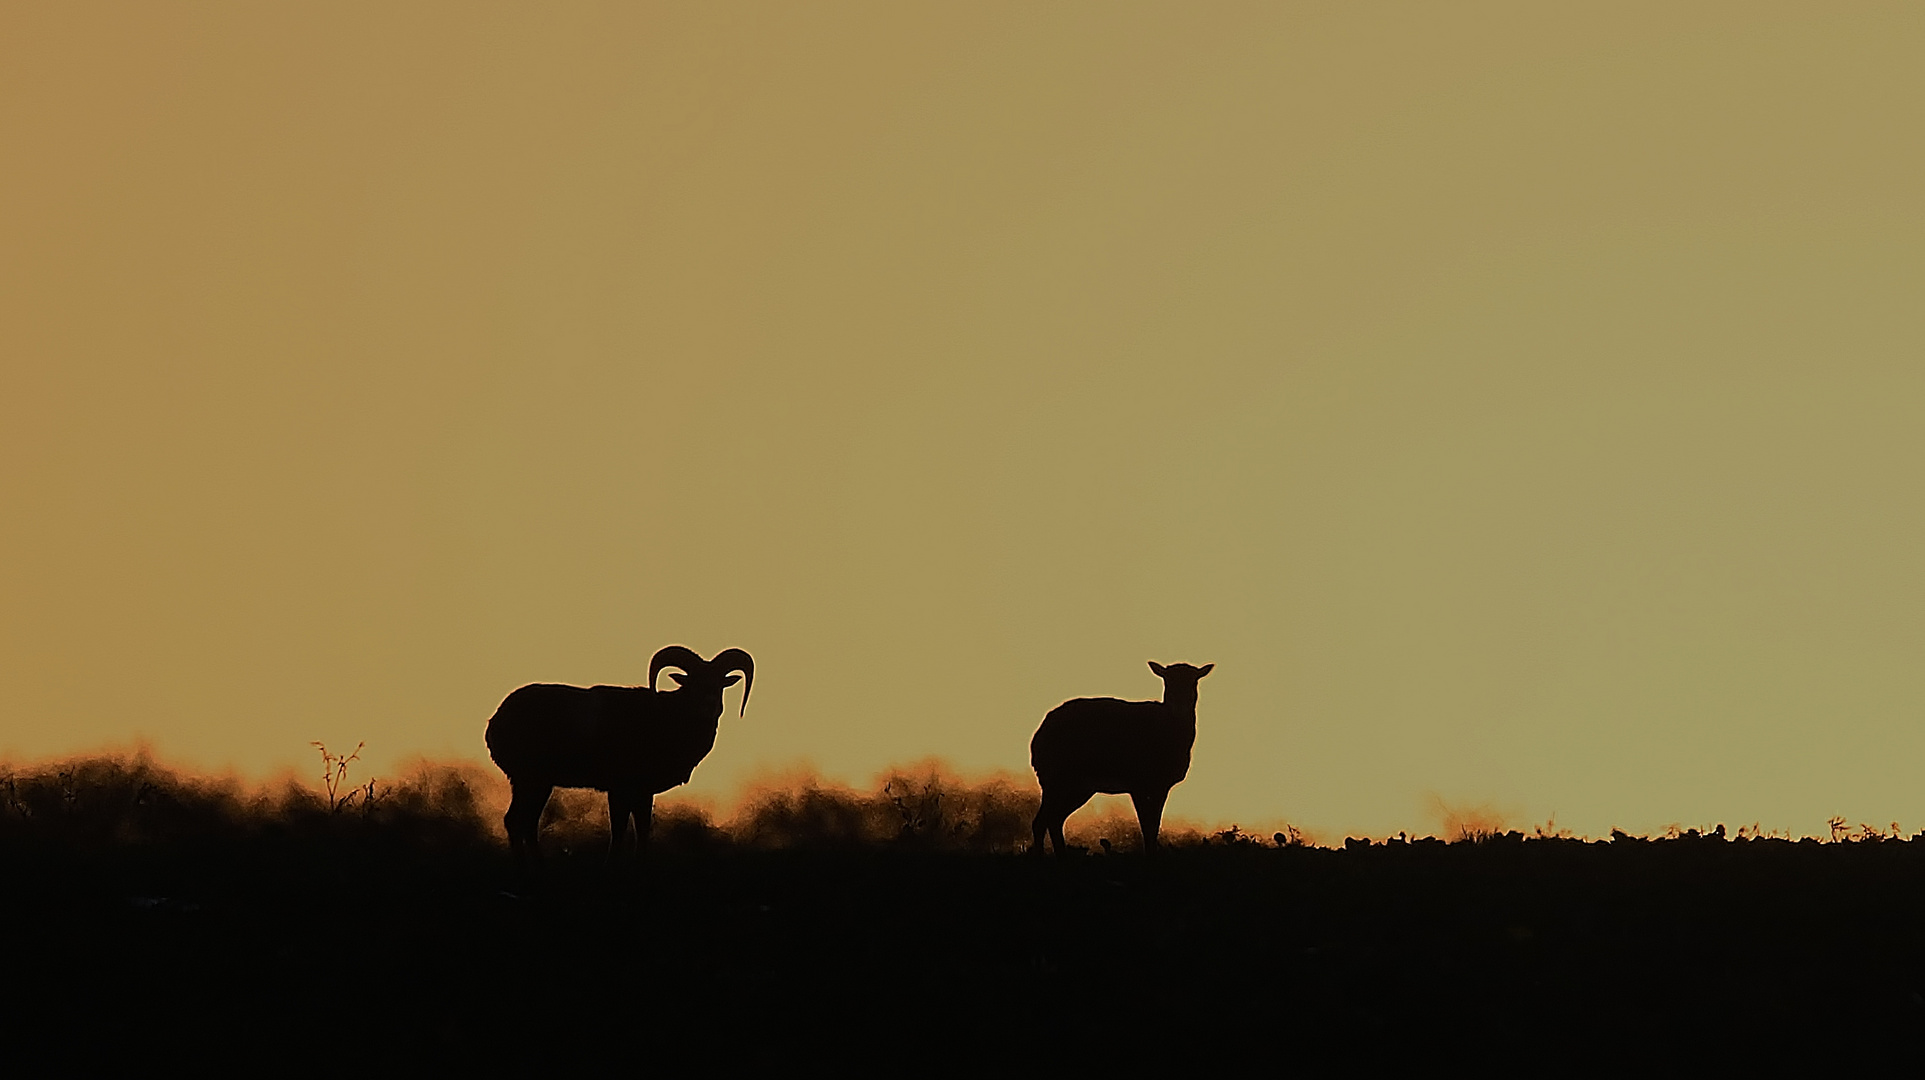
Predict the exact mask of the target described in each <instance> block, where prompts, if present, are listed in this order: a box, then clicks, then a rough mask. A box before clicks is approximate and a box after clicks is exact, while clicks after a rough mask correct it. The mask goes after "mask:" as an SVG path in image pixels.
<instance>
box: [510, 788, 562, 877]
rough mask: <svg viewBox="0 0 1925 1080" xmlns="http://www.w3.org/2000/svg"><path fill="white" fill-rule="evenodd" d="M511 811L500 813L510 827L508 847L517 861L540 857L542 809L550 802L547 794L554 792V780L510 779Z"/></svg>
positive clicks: (521, 861) (523, 861) (524, 861)
mask: <svg viewBox="0 0 1925 1080" xmlns="http://www.w3.org/2000/svg"><path fill="white" fill-rule="evenodd" d="M508 790H509V791H510V792H511V797H510V798H509V800H508V812H507V813H506V814H503V815H502V816H501V824H502V826H503V827H504V828H506V829H507V830H508V850H509V851H510V852H513V853H514V856H515V861H516V862H520V863H524V864H525V863H526V862H527V861H528V860H530V859H538V858H540V857H541V842H540V833H541V812H542V810H543V808H545V807H546V806H547V805H548V797H549V796H550V795H552V794H554V792H555V786H554V785H553V784H543V783H536V782H532V781H526V780H524V781H520V782H516V781H512V780H511V781H509V784H508Z"/></svg>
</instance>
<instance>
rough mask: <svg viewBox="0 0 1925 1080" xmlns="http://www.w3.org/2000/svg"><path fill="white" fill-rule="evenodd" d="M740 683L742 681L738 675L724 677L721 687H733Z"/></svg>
mask: <svg viewBox="0 0 1925 1080" xmlns="http://www.w3.org/2000/svg"><path fill="white" fill-rule="evenodd" d="M741 681H742V676H740V675H724V676H723V677H722V685H723V686H734V685H735V684H736V683H739V682H741Z"/></svg>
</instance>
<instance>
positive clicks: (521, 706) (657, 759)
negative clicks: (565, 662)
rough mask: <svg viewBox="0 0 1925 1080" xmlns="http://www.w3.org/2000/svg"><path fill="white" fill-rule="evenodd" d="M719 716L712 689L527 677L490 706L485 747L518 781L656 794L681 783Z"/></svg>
mask: <svg viewBox="0 0 1925 1080" xmlns="http://www.w3.org/2000/svg"><path fill="white" fill-rule="evenodd" d="M721 719H722V699H721V696H720V695H716V696H714V697H712V698H709V699H707V700H704V699H703V696H702V695H699V694H694V693H691V692H689V691H687V690H675V691H657V690H650V689H649V688H648V687H646V686H591V687H581V686H559V685H556V684H554V683H535V684H534V685H532V686H524V687H522V688H521V689H519V690H516V691H515V692H514V693H512V694H509V695H508V698H507V700H505V701H503V702H502V703H501V707H500V708H499V709H496V710H495V715H494V718H493V719H491V720H489V721H488V754H489V756H490V757H492V758H494V760H495V764H496V765H499V766H501V771H502V772H504V773H507V774H508V776H509V777H510V778H511V779H514V780H518V781H519V780H523V779H525V780H528V781H545V782H547V783H548V784H550V785H551V786H553V787H574V788H594V789H595V790H597V791H611V790H613V789H615V788H634V789H636V790H640V791H646V792H648V793H649V794H650V795H659V794H661V793H662V792H664V791H667V790H668V789H670V788H672V787H675V786H676V785H678V784H686V783H688V781H689V777H690V776H692V775H694V773H695V766H697V765H699V764H701V762H702V759H703V758H705V757H707V756H708V752H709V751H710V750H712V749H714V748H715V734H716V731H717V730H718V729H719V728H720V726H721Z"/></svg>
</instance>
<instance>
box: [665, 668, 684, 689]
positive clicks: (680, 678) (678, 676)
mask: <svg viewBox="0 0 1925 1080" xmlns="http://www.w3.org/2000/svg"><path fill="white" fill-rule="evenodd" d="M668 677H669V678H671V679H674V680H675V685H677V686H687V685H688V676H687V675H684V674H682V673H681V672H679V671H671V672H669V673H668Z"/></svg>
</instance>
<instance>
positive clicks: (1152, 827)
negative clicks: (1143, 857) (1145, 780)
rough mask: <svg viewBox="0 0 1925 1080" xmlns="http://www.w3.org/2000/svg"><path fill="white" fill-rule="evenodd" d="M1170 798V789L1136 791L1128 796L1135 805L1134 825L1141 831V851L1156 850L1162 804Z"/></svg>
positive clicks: (1161, 823) (1160, 824) (1161, 822)
mask: <svg viewBox="0 0 1925 1080" xmlns="http://www.w3.org/2000/svg"><path fill="white" fill-rule="evenodd" d="M1169 797H1170V789H1169V788H1163V789H1162V790H1160V791H1137V792H1132V793H1131V794H1130V801H1131V802H1133V803H1135V804H1136V823H1137V825H1138V826H1140V827H1141V828H1142V829H1143V850H1144V851H1145V852H1152V851H1155V850H1156V834H1157V833H1158V832H1159V831H1160V830H1161V829H1162V828H1163V803H1164V802H1165V801H1167V800H1168V799H1169Z"/></svg>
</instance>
